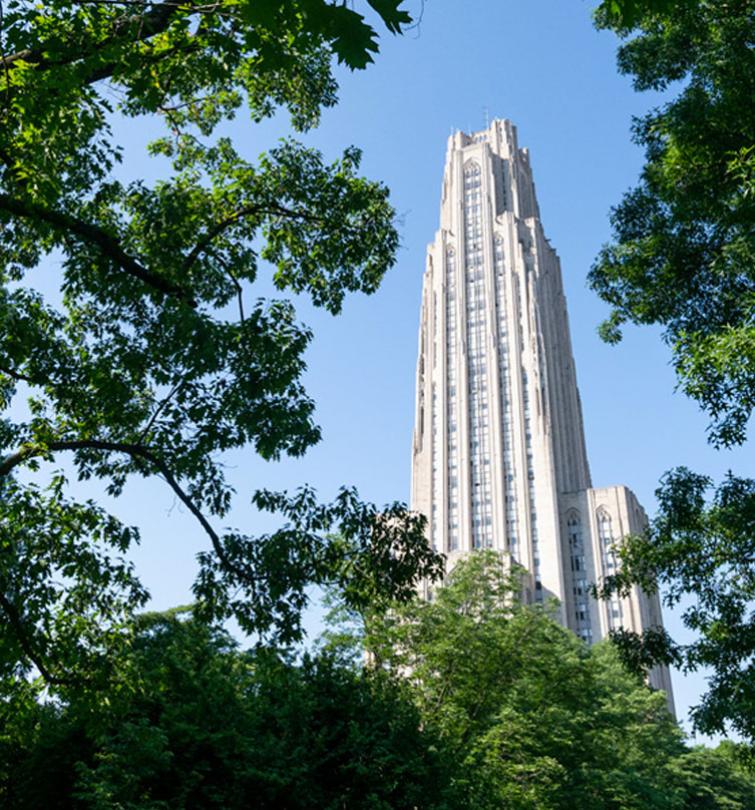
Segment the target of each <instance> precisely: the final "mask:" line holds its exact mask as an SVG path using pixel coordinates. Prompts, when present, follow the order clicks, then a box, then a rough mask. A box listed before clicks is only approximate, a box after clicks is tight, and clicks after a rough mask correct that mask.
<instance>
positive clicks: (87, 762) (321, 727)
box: [0, 612, 448, 810]
mask: <svg viewBox="0 0 755 810" xmlns="http://www.w3.org/2000/svg"><path fill="white" fill-rule="evenodd" d="M129 669H130V672H131V677H132V681H131V683H130V688H129V689H126V690H123V691H121V692H120V693H119V694H118V695H116V696H115V697H114V699H113V700H111V701H110V702H109V703H103V702H99V703H95V704H92V703H91V693H86V692H84V693H82V692H79V693H70V694H69V700H68V701H67V702H66V704H65V705H62V706H55V705H52V704H48V705H46V706H35V707H34V708H33V709H32V710H30V711H29V713H28V715H27V716H26V717H25V719H24V722H20V721H19V720H18V718H17V719H16V721H15V724H14V726H12V727H8V726H6V728H5V731H6V733H5V734H4V735H3V737H2V743H0V747H1V748H2V754H3V756H2V757H1V758H0V759H1V760H2V762H3V763H4V765H5V768H4V772H3V773H2V779H1V781H0V799H2V803H3V805H4V806H6V807H13V808H19V810H23V808H38V807H45V808H50V809H51V810H53V809H54V808H69V807H77V808H99V807H122V808H124V809H125V808H134V810H136V808H139V810H145V809H146V808H150V809H152V808H154V809H155V810H156V809H157V808H166V807H170V808H189V807H203V808H212V807H217V808H229V809H232V808H248V807H258V808H276V809H277V808H334V810H335V808H341V807H371V808H376V810H378V808H385V810H389V808H390V809H392V808H413V807H440V806H442V805H441V800H442V798H443V794H444V791H445V790H446V789H447V782H448V779H447V777H446V776H445V775H444V769H443V767H442V766H443V761H442V758H441V755H440V753H439V752H438V751H437V749H436V747H435V746H434V743H435V741H434V739H433V737H432V734H431V733H430V732H428V731H426V730H422V729H420V727H419V717H418V714H417V711H416V709H415V708H414V707H413V705H412V704H411V702H410V701H408V700H407V698H406V695H405V690H404V689H402V688H401V687H400V686H399V685H398V684H394V683H392V682H390V681H389V680H388V679H387V678H385V677H384V676H382V675H380V674H378V673H369V672H365V673H357V672H354V671H352V670H349V669H345V668H340V667H337V666H336V665H335V664H334V663H333V662H332V660H330V659H328V658H327V657H318V658H311V657H305V658H304V660H303V661H302V662H301V663H300V664H298V665H297V664H294V663H293V662H292V661H290V660H287V658H286V656H283V655H281V654H279V653H276V652H274V651H272V650H270V649H267V650H258V651H257V652H256V653H254V654H251V653H241V652H239V651H238V650H237V649H236V647H235V645H234V644H233V642H232V640H231V639H230V637H229V636H228V635H227V634H226V633H224V632H222V631H220V630H217V629H210V628H209V627H208V626H207V624H206V623H204V622H198V621H196V620H194V619H191V618H189V619H182V618H181V614H180V612H179V613H173V614H159V615H147V616H144V617H141V618H140V619H139V621H138V626H137V628H136V632H135V638H134V644H133V648H132V652H131V655H130V661H129ZM8 732H10V733H8Z"/></svg>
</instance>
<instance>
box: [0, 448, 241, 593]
mask: <svg viewBox="0 0 755 810" xmlns="http://www.w3.org/2000/svg"><path fill="white" fill-rule="evenodd" d="M55 450H106V451H110V452H115V453H126V454H127V455H130V456H132V457H134V458H141V459H143V460H144V461H146V462H148V463H149V464H151V465H152V466H153V467H154V468H155V469H156V470H157V471H158V472H159V473H160V474H161V475H162V477H163V478H164V479H165V481H166V482H167V483H168V485H169V486H170V488H171V489H172V490H173V492H174V493H175V494H176V496H177V497H178V499H179V500H180V501H181V503H183V504H184V506H186V508H187V509H188V510H189V511H190V512H191V514H192V515H194V517H195V518H196V519H197V521H198V522H199V525H200V526H201V527H202V528H203V529H204V530H205V532H206V534H207V536H208V537H209V538H210V542H211V543H212V547H213V549H214V550H215V553H216V554H217V555H218V559H219V560H220V561H221V563H222V564H223V565H224V566H225V567H226V568H227V569H228V570H229V571H232V572H233V573H235V574H236V575H237V576H238V577H239V578H241V579H242V580H247V581H248V580H249V576H248V575H247V574H246V573H245V572H244V571H243V570H242V569H240V568H239V567H238V566H236V565H235V564H234V563H233V562H232V561H231V560H230V559H229V557H228V555H227V554H226V553H225V550H224V548H223V543H222V541H221V539H220V536H219V535H218V533H217V532H216V531H215V529H213V528H212V526H211V524H210V522H209V521H208V520H207V518H206V517H205V516H204V515H203V514H202V511H201V510H200V509H199V507H198V506H197V505H196V504H195V503H194V501H192V499H191V498H190V497H189V495H188V494H187V493H186V492H185V491H184V489H183V488H182V487H181V485H180V484H179V483H178V481H177V479H176V477H175V476H174V475H173V473H172V472H171V471H170V468H169V467H168V465H167V464H166V463H165V462H164V461H163V460H162V459H161V458H159V457H158V456H156V455H155V454H154V453H153V452H152V451H151V450H150V449H149V448H148V447H144V445H141V444H130V443H128V442H110V441H100V440H99V439H74V440H71V441H59V442H47V443H46V444H44V445H36V446H35V445H26V446H24V447H22V448H21V449H20V450H17V451H16V452H15V453H12V454H11V455H10V456H6V457H5V458H4V459H3V461H2V462H0V477H2V476H6V475H9V474H10V473H11V471H12V470H13V469H14V468H15V467H17V466H18V465H19V464H22V463H23V462H24V461H26V460H27V459H30V458H34V457H36V456H43V455H45V453H47V452H48V451H53V452H54V451H55Z"/></svg>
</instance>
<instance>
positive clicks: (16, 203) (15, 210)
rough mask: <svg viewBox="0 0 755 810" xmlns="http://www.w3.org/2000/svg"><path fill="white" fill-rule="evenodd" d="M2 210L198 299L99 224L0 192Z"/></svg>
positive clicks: (159, 286) (158, 286)
mask: <svg viewBox="0 0 755 810" xmlns="http://www.w3.org/2000/svg"><path fill="white" fill-rule="evenodd" d="M0 210H4V211H7V212H8V213H9V214H13V215H14V216H17V217H22V218H23V219H32V220H40V221H42V222H46V223H47V224H48V225H52V226H53V227H54V228H57V229H58V230H62V231H65V232H68V233H72V234H74V235H75V236H77V237H79V239H82V240H83V241H85V242H89V243H91V244H93V245H96V246H97V247H98V248H99V249H100V251H102V253H103V254H104V255H105V256H107V257H108V258H109V259H112V261H113V262H115V263H116V264H117V265H118V266H119V267H120V268H121V269H122V270H123V271H124V272H125V273H127V274H128V275H130V276H133V277H134V278H137V279H139V280H140V281H142V282H143V283H144V284H147V285H148V286H149V287H152V288H153V289H155V290H157V291H158V292H161V293H163V295H173V296H176V297H177V298H179V299H181V300H182V301H184V302H185V303H186V304H188V305H189V306H191V307H196V305H197V302H196V301H195V300H194V299H193V298H192V297H191V296H190V295H189V294H188V293H187V292H186V290H184V289H183V288H181V287H180V286H178V285H176V284H173V283H172V282H170V281H167V280H166V279H164V278H163V277H162V276H161V275H159V274H158V273H155V272H153V271H152V270H149V269H147V268H146V267H144V266H143V265H142V264H140V263H139V262H138V261H136V259H134V258H133V257H132V256H129V254H128V253H126V251H125V250H124V249H123V248H122V247H121V245H120V242H118V240H117V239H116V238H115V237H113V236H111V235H110V234H109V233H108V232H107V231H105V230H104V229H102V228H100V227H99V226H98V225H92V224H91V223H89V222H84V221H83V220H81V219H77V218H76V217H74V216H71V215H70V214H65V213H63V212H62V211H54V210H51V209H48V208H45V207H44V206H42V205H39V204H38V203H34V202H29V201H25V200H19V199H18V198H16V197H11V196H10V195H8V194H0Z"/></svg>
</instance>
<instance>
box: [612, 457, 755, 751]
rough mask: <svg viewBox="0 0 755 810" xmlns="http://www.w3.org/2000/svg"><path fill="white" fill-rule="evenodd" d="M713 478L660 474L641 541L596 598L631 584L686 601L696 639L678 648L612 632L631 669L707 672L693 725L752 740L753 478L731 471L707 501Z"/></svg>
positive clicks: (654, 635) (626, 550) (672, 601)
mask: <svg viewBox="0 0 755 810" xmlns="http://www.w3.org/2000/svg"><path fill="white" fill-rule="evenodd" d="M712 486H713V482H712V481H711V479H710V478H707V477H706V476H702V475H697V474H695V473H693V472H691V471H690V470H687V469H686V468H684V467H680V468H678V469H676V470H673V471H671V472H670V473H667V474H666V476H665V477H664V479H663V481H662V483H661V487H660V488H659V489H658V490H657V491H656V497H657V498H658V502H659V505H660V510H659V514H658V515H657V516H656V518H655V519H654V520H653V522H652V524H651V526H650V528H649V530H648V532H647V533H646V534H645V535H644V536H631V537H629V538H627V539H626V540H625V541H624V542H623V544H622V546H621V547H620V549H619V555H620V560H621V569H620V571H619V573H617V574H615V575H613V576H610V577H607V579H606V581H605V583H604V584H603V586H602V588H601V589H600V593H601V595H603V596H606V597H607V596H609V595H610V594H611V593H613V592H616V591H619V592H623V591H625V590H626V589H627V588H628V587H630V583H640V584H641V585H642V587H643V588H646V589H648V590H649V591H651V592H652V591H654V590H656V589H657V588H658V587H664V589H665V590H664V596H663V598H664V602H665V603H666V604H667V605H668V606H670V607H671V606H676V605H678V604H679V603H680V602H682V600H685V602H684V604H685V607H684V609H683V612H682V621H683V622H684V624H685V625H686V626H687V627H689V628H690V630H692V631H694V632H695V633H696V634H698V638H697V639H696V640H695V641H693V642H691V643H690V644H686V645H683V644H678V643H675V642H674V641H673V639H671V638H670V637H669V636H668V635H667V634H665V633H663V632H657V631H656V632H650V633H647V634H645V635H644V636H637V635H636V634H634V633H630V632H628V631H624V632H622V633H618V634H617V635H616V636H615V640H616V641H617V642H618V644H619V646H620V648H621V649H622V651H623V653H624V657H625V659H626V660H627V661H628V662H630V663H631V664H632V665H633V666H634V668H635V669H636V670H637V671H641V670H642V669H643V667H647V666H649V665H652V664H653V663H654V662H657V661H664V662H666V663H676V664H677V665H681V666H683V667H684V668H685V669H687V670H691V671H694V670H697V669H700V668H708V669H710V671H711V673H712V674H711V676H710V678H709V679H708V691H707V692H706V694H705V695H704V696H703V699H702V701H701V704H700V705H699V706H697V707H695V708H694V709H693V710H692V718H693V720H694V723H695V726H696V727H697V728H698V729H699V730H701V731H703V732H706V733H709V734H720V733H724V732H725V731H726V730H727V726H731V727H732V728H733V729H734V730H735V731H737V732H738V733H739V734H741V735H742V736H743V737H745V738H747V739H749V740H750V741H751V742H752V741H755V612H754V611H753V600H755V481H753V480H751V479H742V478H735V477H734V476H732V475H729V477H728V478H727V479H726V480H725V481H724V483H723V484H721V485H720V486H719V487H717V488H716V490H715V493H714V497H713V500H712V502H711V503H707V502H706V496H707V494H708V493H709V491H710V489H711V488H712Z"/></svg>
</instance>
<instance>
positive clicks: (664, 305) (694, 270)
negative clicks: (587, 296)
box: [590, 0, 755, 446]
mask: <svg viewBox="0 0 755 810" xmlns="http://www.w3.org/2000/svg"><path fill="white" fill-rule="evenodd" d="M753 11H755V6H754V5H753V3H752V1H751V0H735V2H725V3H722V2H715V0H685V1H684V2H673V3H671V2H666V1H665V0H657V1H655V0H654V2H647V0H643V1H642V2H639V0H638V2H623V0H618V2H614V0H611V1H610V2H605V3H603V4H602V5H601V6H600V8H599V10H598V16H597V20H598V24H599V26H602V27H605V28H611V29H613V30H614V31H616V32H617V33H618V34H619V35H620V36H622V37H625V38H627V41H626V42H625V43H624V44H623V45H622V46H621V48H620V49H619V57H618V62H619V70H620V71H621V72H622V73H625V74H630V75H632V76H633V80H634V86H635V87H636V88H637V89H638V90H647V89H653V90H670V89H672V88H675V87H680V90H679V92H678V94H677V96H676V97H675V98H674V99H673V100H672V101H670V102H668V103H666V104H664V105H662V106H661V107H659V108H658V109H656V110H653V111H652V112H650V113H649V114H648V115H646V116H644V117H643V118H641V119H638V120H636V121H635V122H634V137H635V140H636V141H637V143H639V144H641V145H642V146H644V147H645V155H646V162H645V166H644V168H643V171H642V177H641V180H640V183H639V185H638V186H637V187H636V188H635V189H634V190H632V191H630V192H629V193H627V195H626V196H625V197H624V199H623V201H622V202H621V203H620V204H619V205H618V206H617V207H616V208H615V209H614V210H613V212H612V217H611V221H612V225H613V233H614V238H613V241H612V242H611V243H609V244H608V245H607V246H605V247H604V248H603V250H602V251H601V253H600V255H599V257H598V259H597V261H596V263H595V265H594V267H593V269H592V271H591V274H590V283H591V285H592V287H593V289H595V290H596V291H597V292H598V294H599V295H600V296H601V297H602V298H603V299H604V300H605V301H606V302H607V303H609V304H610V305H611V306H612V308H613V311H612V314H611V316H610V318H609V320H608V321H607V322H606V323H605V324H604V325H603V327H602V335H603V337H604V338H605V339H607V340H609V341H615V340H618V339H620V336H621V332H620V327H621V325H622V324H623V323H625V322H633V323H638V324H660V325H662V326H663V327H664V329H665V338H666V340H667V341H668V343H669V344H670V345H671V348H672V352H673V361H674V365H675V367H676V370H677V373H678V375H679V380H680V384H681V387H682V389H683V390H684V391H685V392H686V393H687V394H688V395H690V396H691V397H694V398H695V399H696V400H697V401H698V402H699V403H700V405H701V406H702V407H703V408H704V409H705V410H706V412H707V413H708V414H709V415H710V417H711V420H712V421H711V426H710V438H711V441H712V442H713V443H714V444H716V445H724V446H729V445H732V444H738V443H741V442H742V441H744V438H745V433H746V427H747V423H748V420H749V417H750V414H751V413H752V409H753V406H755V399H754V398H753V391H755V276H753V268H754V267H755V228H754V227H753V225H754V224H755V184H754V181H753V178H754V177H755V173H754V171H753V169H754V168H755V141H754V140H753V133H755V113H754V112H753V110H755V105H753V98H755V78H754V77H755V51H754V50H753V47H752V44H753V39H754V38H755V28H754V26H755V16H754V14H753Z"/></svg>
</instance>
